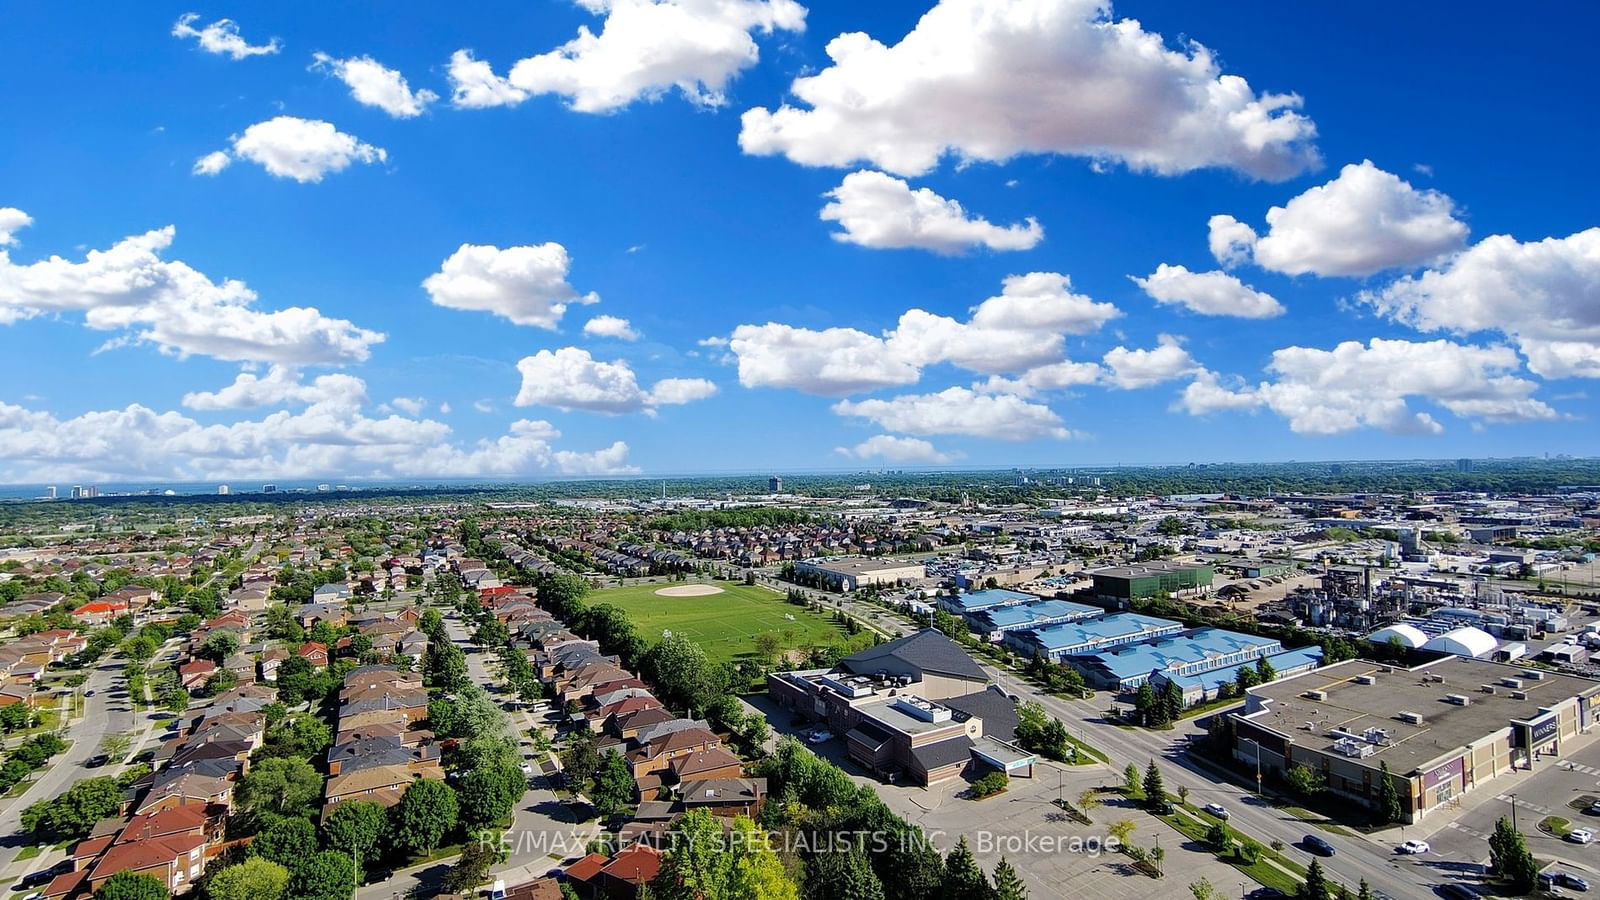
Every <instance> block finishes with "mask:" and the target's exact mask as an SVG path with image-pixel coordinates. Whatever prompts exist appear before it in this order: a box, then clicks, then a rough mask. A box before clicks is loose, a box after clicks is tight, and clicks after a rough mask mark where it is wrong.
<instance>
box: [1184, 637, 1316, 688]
mask: <svg viewBox="0 0 1600 900" xmlns="http://www.w3.org/2000/svg"><path fill="white" fill-rule="evenodd" d="M1266 660H1267V662H1268V663H1270V664H1271V665H1272V668H1273V670H1274V671H1276V672H1277V673H1278V674H1279V675H1283V674H1286V673H1291V672H1294V671H1296V670H1299V669H1306V668H1316V667H1317V666H1320V665H1322V648H1321V647H1316V646H1312V647H1301V648H1299V649H1297V650H1285V651H1283V652H1282V653H1274V654H1272V655H1271V656H1268V657H1266ZM1245 666H1249V667H1251V668H1255V661H1254V660H1252V661H1250V662H1247V663H1240V664H1239V665H1237V666H1228V667H1227V668H1225V669H1212V670H1211V671H1209V672H1196V673H1195V674H1193V675H1164V676H1163V677H1165V678H1170V679H1171V680H1173V681H1175V682H1177V683H1178V687H1180V688H1182V689H1183V690H1185V691H1188V690H1189V689H1190V688H1200V689H1201V690H1204V691H1205V692H1206V693H1208V694H1209V693H1211V692H1213V691H1215V690H1216V689H1217V688H1218V687H1220V686H1221V685H1224V684H1229V683H1232V682H1233V681H1235V680H1236V679H1237V678H1238V676H1239V670H1240V669H1242V668H1244V667H1245Z"/></svg>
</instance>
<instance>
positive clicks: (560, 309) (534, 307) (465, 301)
mask: <svg viewBox="0 0 1600 900" xmlns="http://www.w3.org/2000/svg"><path fill="white" fill-rule="evenodd" d="M571 267H572V260H571V258H570V257H568V256H567V248H565V247H563V246H561V245H560V244H558V243H555V242H554V241H550V242H547V243H544V244H536V245H532V246H524V247H506V248H505V249H501V248H499V247H493V246H487V245H480V244H462V245H461V246H460V247H458V248H457V249H456V252H454V253H452V254H450V257H449V258H448V259H446V260H445V261H444V263H443V264H442V265H441V266H440V267H439V271H438V272H435V273H434V274H432V275H429V276H428V277H427V279H426V280H424V281H423V282H422V287H423V289H424V290H426V291H427V292H428V296H429V297H430V298H432V299H433V302H434V303H435V304H437V305H439V306H445V307H449V308H450V309H464V310H476V311H479V312H490V313H494V314H495V315H497V316H501V317H503V318H506V319H509V320H511V321H512V322H513V323H515V324H517V325H532V326H534V327H537V328H549V329H554V328H555V327H556V325H557V324H559V323H560V321H561V317H562V316H563V315H565V314H566V312H567V307H568V306H570V305H572V304H580V305H581V304H590V303H598V302H600V295H598V294H596V293H594V292H592V291H591V292H589V293H587V294H582V293H579V292H578V291H577V290H576V289H575V288H573V286H572V285H570V284H568V283H567V270H568V269H570V268H571Z"/></svg>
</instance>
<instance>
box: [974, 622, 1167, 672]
mask: <svg viewBox="0 0 1600 900" xmlns="http://www.w3.org/2000/svg"><path fill="white" fill-rule="evenodd" d="M1182 630H1183V624H1182V623H1181V622H1174V621H1172V620H1171V619H1158V618H1156V617H1154V616H1145V615H1140V614H1139V613H1116V614H1115V615H1110V616H1104V617H1101V618H1098V619H1086V620H1084V621H1081V622H1063V623H1061V624H1059V625H1048V626H1046V627H1044V628H1027V629H1023V630H1021V631H1008V632H1006V633H1005V637H1004V642H1005V644H1006V646H1008V647H1010V648H1012V649H1013V650H1015V651H1016V652H1018V653H1020V654H1022V655H1023V656H1026V657H1030V658H1031V657H1035V656H1039V655H1041V654H1043V655H1044V657H1045V658H1046V659H1048V660H1050V661H1051V662H1061V661H1063V660H1064V659H1065V658H1066V657H1068V656H1073V655H1075V654H1079V653H1093V652H1095V651H1098V650H1104V649H1106V648H1109V647H1120V646H1123V645H1126V644H1135V643H1138V642H1140V641H1147V640H1150V639H1152V638H1158V637H1162V636H1165V635H1172V634H1177V633H1178V632H1180V631H1182Z"/></svg>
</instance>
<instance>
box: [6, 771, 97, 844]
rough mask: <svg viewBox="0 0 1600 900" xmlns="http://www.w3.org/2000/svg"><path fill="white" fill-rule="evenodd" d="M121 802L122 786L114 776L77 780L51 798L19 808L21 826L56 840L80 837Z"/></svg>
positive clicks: (25, 829)
mask: <svg viewBox="0 0 1600 900" xmlns="http://www.w3.org/2000/svg"><path fill="white" fill-rule="evenodd" d="M121 806H122V788H120V787H118V786H117V782H116V780H115V779H113V778H109V777H100V778H89V779H85V780H83V781H80V782H78V783H77V784H75V785H73V786H72V787H71V788H68V789H67V791H66V792H65V793H63V794H61V795H60V796H58V797H56V798H55V799H54V800H40V801H39V802H37V803H34V804H32V805H30V806H29V807H28V808H27V809H24V810H23V811H22V817H21V818H22V828H23V830H24V831H28V832H32V833H34V834H38V835H41V836H45V837H51V838H54V839H56V840H61V839H65V838H81V837H84V836H85V835H87V834H88V833H89V829H91V828H93V827H94V824H95V823H96V822H98V821H100V820H101V819H104V818H106V817H107V816H110V815H111V814H113V813H115V812H116V811H117V809H118V808H119V807H121Z"/></svg>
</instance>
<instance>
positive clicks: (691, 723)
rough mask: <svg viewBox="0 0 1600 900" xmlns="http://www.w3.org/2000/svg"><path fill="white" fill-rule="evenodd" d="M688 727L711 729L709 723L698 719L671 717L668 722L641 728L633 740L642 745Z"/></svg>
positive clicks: (685, 729)
mask: <svg viewBox="0 0 1600 900" xmlns="http://www.w3.org/2000/svg"><path fill="white" fill-rule="evenodd" d="M690 728H703V729H705V730H706V731H710V730H711V726H710V725H708V724H706V723H705V722H704V721H701V720H699V719H673V720H671V721H669V722H661V723H659V724H656V725H651V726H650V727H649V728H645V729H641V730H640V731H639V733H638V735H636V736H635V737H634V741H635V742H636V743H637V744H638V745H639V746H641V747H642V746H644V745H645V744H648V743H650V742H651V741H654V740H657V739H659V738H661V737H662V736H664V735H668V734H672V733H674V732H677V731H687V730H689V729H690Z"/></svg>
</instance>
